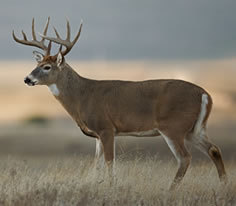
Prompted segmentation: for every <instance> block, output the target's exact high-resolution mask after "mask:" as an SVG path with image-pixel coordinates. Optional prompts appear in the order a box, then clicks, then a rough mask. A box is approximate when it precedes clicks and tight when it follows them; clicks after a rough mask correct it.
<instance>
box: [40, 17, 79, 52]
mask: <svg viewBox="0 0 236 206" xmlns="http://www.w3.org/2000/svg"><path fill="white" fill-rule="evenodd" d="M82 26H83V23H82V22H81V24H80V28H79V31H78V33H77V35H76V36H75V38H74V40H73V41H71V40H70V23H69V21H68V20H67V24H66V27H67V36H66V39H65V40H63V39H61V37H60V35H59V33H58V32H57V29H56V28H55V27H54V31H55V34H56V36H57V37H56V38H54V37H48V36H46V34H43V35H42V34H40V36H41V37H42V38H43V39H47V40H49V41H52V42H55V43H57V44H60V45H61V47H62V46H65V47H66V49H65V50H64V51H62V52H61V53H62V55H63V56H65V55H66V54H68V53H69V52H70V50H71V49H72V47H73V46H74V45H75V43H76V42H77V40H78V39H79V36H80V33H81V29H82ZM61 47H60V50H61Z"/></svg>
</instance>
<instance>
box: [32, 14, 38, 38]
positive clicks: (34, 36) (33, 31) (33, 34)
mask: <svg viewBox="0 0 236 206" xmlns="http://www.w3.org/2000/svg"><path fill="white" fill-rule="evenodd" d="M32 37H33V40H35V41H37V39H36V34H35V30H34V18H33V19H32Z"/></svg>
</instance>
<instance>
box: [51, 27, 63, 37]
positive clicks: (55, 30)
mask: <svg viewBox="0 0 236 206" xmlns="http://www.w3.org/2000/svg"><path fill="white" fill-rule="evenodd" d="M53 29H54V32H55V34H56V36H57V38H58V39H60V38H61V37H60V35H59V33H58V31H57V29H56V28H55V27H53Z"/></svg>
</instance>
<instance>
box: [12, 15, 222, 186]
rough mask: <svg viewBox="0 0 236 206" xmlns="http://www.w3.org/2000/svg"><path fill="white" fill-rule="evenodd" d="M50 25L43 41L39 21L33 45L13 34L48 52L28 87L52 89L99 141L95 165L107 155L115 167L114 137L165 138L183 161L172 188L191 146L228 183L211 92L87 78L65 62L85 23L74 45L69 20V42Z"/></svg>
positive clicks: (178, 83)
mask: <svg viewBox="0 0 236 206" xmlns="http://www.w3.org/2000/svg"><path fill="white" fill-rule="evenodd" d="M49 20H50V19H49V18H48V20H47V23H46V26H45V29H44V32H43V34H40V36H41V40H40V41H38V40H37V38H36V34H35V28H34V19H33V20H32V37H33V40H32V41H29V40H28V39H27V37H26V34H25V33H24V32H23V31H22V34H23V39H22V40H21V39H18V38H17V37H16V36H15V34H14V31H13V32H12V35H13V38H14V40H15V41H16V42H18V43H20V44H24V45H28V46H34V47H38V48H40V49H42V50H43V51H44V54H41V53H39V52H36V51H34V52H33V53H34V55H35V58H36V60H37V62H38V64H37V67H36V68H35V69H34V70H33V71H32V72H31V73H30V74H29V75H28V76H27V77H26V78H25V79H24V82H25V83H26V84H28V85H30V86H34V85H46V86H48V87H49V89H50V90H51V92H52V94H53V95H54V96H55V98H56V99H57V100H58V101H59V102H60V103H61V104H62V106H63V107H64V108H65V109H66V111H67V112H68V113H69V114H70V116H71V117H72V118H73V119H74V121H75V122H76V123H77V125H78V126H79V127H80V129H81V130H82V132H83V133H84V134H85V135H87V136H90V137H93V138H96V154H95V160H96V162H97V161H99V159H100V158H101V157H102V156H103V155H104V157H105V160H106V163H107V165H108V167H109V168H111V167H112V163H113V162H114V161H113V160H114V153H115V146H114V144H115V141H114V137H115V136H122V135H123V136H139V137H148V136H162V137H163V138H164V139H165V141H166V142H167V144H168V146H169V148H170V150H171V151H172V153H173V154H174V156H175V158H176V159H177V161H178V171H177V173H176V175H175V178H174V180H173V182H172V184H171V189H174V188H175V187H176V185H178V184H179V183H180V181H181V180H182V178H183V177H184V175H185V173H186V171H187V168H188V166H189V164H190V161H191V155H190V153H189V152H188V150H187V149H186V146H185V142H186V141H188V142H191V143H192V144H193V145H194V146H196V147H197V148H199V149H200V150H201V151H202V152H203V153H205V154H206V155H208V156H209V157H210V158H211V159H212V160H213V162H214V164H215V166H216V168H217V171H218V175H219V178H220V179H221V180H225V179H226V172H225V168H224V163H223V160H222V157H221V152H220V149H219V148H218V147H217V146H216V145H214V144H213V143H211V141H210V140H209V139H208V136H207V133H206V126H207V120H208V117H209V115H210V112H211V109H212V98H211V96H210V94H209V93H208V92H207V91H205V90H204V89H203V88H201V87H199V86H197V85H194V84H192V83H190V82H186V81H182V80H174V79H159V80H147V81H140V82H135V81H118V80H110V81H109V80H104V81H98V80H92V79H87V78H84V77H82V76H80V75H79V74H78V73H77V72H75V71H74V70H73V69H72V68H71V67H70V66H69V65H68V64H67V63H66V61H65V56H66V55H67V54H68V53H69V52H70V50H71V49H72V47H73V46H74V45H75V43H76V42H77V40H78V39H79V36H80V33H81V29H82V23H81V25H80V28H79V31H78V33H77V34H76V36H75V38H74V40H73V41H71V40H70V39H71V38H70V36H71V31H70V24H69V21H67V37H66V39H65V40H64V39H62V38H61V37H60V35H59V34H58V32H57V30H56V29H55V28H54V30H55V34H56V37H48V36H47V30H48V25H49ZM45 40H46V42H45ZM47 42H49V43H48V44H47V45H46V43H47ZM52 42H54V43H56V44H59V45H60V49H59V51H58V53H57V54H56V55H50V50H51V44H52ZM62 47H63V48H62ZM64 47H65V48H64Z"/></svg>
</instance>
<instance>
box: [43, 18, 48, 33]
mask: <svg viewBox="0 0 236 206" xmlns="http://www.w3.org/2000/svg"><path fill="white" fill-rule="evenodd" d="M49 21H50V16H49V17H48V19H47V22H46V25H45V28H44V31H43V35H47V32H48V25H49Z"/></svg>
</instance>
